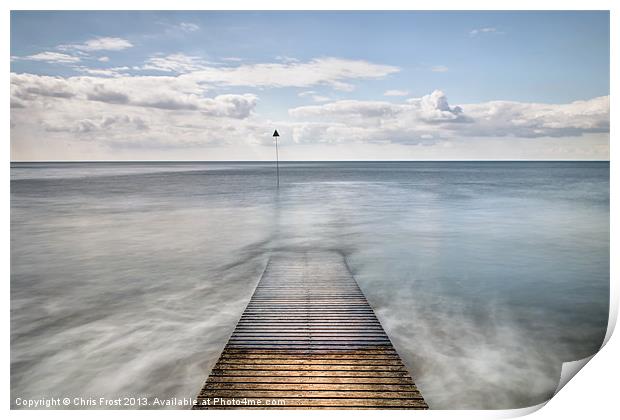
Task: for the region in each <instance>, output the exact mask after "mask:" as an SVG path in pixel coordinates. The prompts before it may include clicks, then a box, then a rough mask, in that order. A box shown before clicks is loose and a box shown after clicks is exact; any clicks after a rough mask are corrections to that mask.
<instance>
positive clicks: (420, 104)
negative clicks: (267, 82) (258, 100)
mask: <svg viewBox="0 0 620 420" xmlns="http://www.w3.org/2000/svg"><path fill="white" fill-rule="evenodd" d="M289 115H290V116H291V117H293V118H295V119H296V120H298V122H297V124H298V128H297V131H296V133H297V134H296V136H295V138H296V141H298V142H302V143H303V142H312V141H316V142H342V141H349V140H351V139H354V140H355V141H360V142H393V143H403V144H422V143H428V142H429V141H430V142H436V141H440V140H446V139H455V138H467V137H476V138H482V137H492V138H500V137H512V138H540V137H558V138H560V137H569V136H572V137H576V136H581V135H584V134H586V133H607V132H609V97H608V96H603V97H599V98H593V99H590V100H587V101H576V102H571V103H569V104H540V103H524V102H513V101H491V102H484V103H479V104H464V105H460V106H451V105H450V104H449V103H448V99H447V97H446V95H445V94H444V93H443V92H441V91H439V90H436V91H434V92H432V93H431V94H429V95H425V96H423V97H421V98H412V99H409V100H407V102H406V103H405V104H394V103H390V102H384V101H352V100H345V101H337V102H332V103H328V104H324V105H313V106H304V107H298V108H293V109H291V110H289ZM304 133H311V135H312V137H308V138H304Z"/></svg>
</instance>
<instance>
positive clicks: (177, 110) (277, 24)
mask: <svg viewBox="0 0 620 420" xmlns="http://www.w3.org/2000/svg"><path fill="white" fill-rule="evenodd" d="M97 40H99V41H97ZM11 57H12V60H11V71H12V73H13V76H12V104H13V103H15V107H14V108H13V109H12V121H11V123H12V153H13V156H12V157H13V158H14V159H30V158H31V159H39V158H45V156H46V152H45V151H44V150H43V149H44V147H43V146H41V145H37V143H36V142H35V141H34V140H33V139H32V138H31V137H33V136H34V135H35V134H36V133H42V132H45V133H47V135H48V136H49V137H50V139H52V138H62V142H64V143H63V144H65V143H67V142H68V143H71V144H72V145H73V146H75V147H73V149H72V151H71V152H69V151H68V150H67V153H66V156H67V158H73V157H75V158H86V157H90V158H93V159H97V158H99V157H100V158H105V159H114V158H115V157H117V158H119V159H123V158H128V157H131V158H141V156H142V155H141V153H142V154H143V155H144V156H145V158H161V156H169V157H171V158H173V159H175V158H179V159H183V158H184V156H186V155H187V154H193V153H195V152H196V151H197V150H200V151H203V152H204V153H206V154H207V158H210V157H212V158H214V159H224V158H226V156H228V155H230V159H234V158H235V157H239V156H240V155H239V150H242V149H243V146H244V143H243V142H244V140H243V139H239V142H238V143H235V144H230V141H231V140H226V141H223V140H222V139H220V138H213V139H211V138H203V140H201V141H192V140H191V139H190V137H189V136H190V135H191V133H184V134H185V135H187V137H183V139H184V141H182V142H179V144H176V145H175V144H174V141H173V140H172V139H171V138H168V139H166V138H163V137H162V136H163V134H161V133H160V134H154V133H155V131H154V130H153V128H154V127H156V126H157V127H161V126H162V125H163V124H168V125H170V124H177V125H178V126H190V125H193V126H195V125H196V124H197V121H198V120H199V119H202V120H204V119H209V121H208V122H205V124H206V125H205V126H204V127H203V128H204V129H207V128H209V129H214V128H215V127H221V128H222V129H226V128H227V127H231V126H232V125H234V124H235V119H236V120H237V121H236V122H237V123H238V126H243V127H244V128H243V130H241V129H240V131H239V135H240V136H241V135H243V136H246V137H248V138H250V140H249V144H250V145H251V146H248V147H249V148H250V149H252V153H250V154H249V155H248V154H243V153H242V155H243V156H241V158H250V159H251V158H256V159H263V158H265V159H266V158H269V155H268V152H267V147H266V146H269V139H268V138H267V137H266V135H265V133H266V132H267V131H269V130H270V129H271V126H272V125H278V126H281V127H282V131H283V134H284V135H286V134H288V135H289V137H290V139H291V140H292V141H291V142H290V149H288V152H290V156H291V157H292V158H296V159H297V158H304V157H306V156H307V157H308V158H315V157H316V156H321V155H323V154H324V152H325V151H327V152H329V155H330V157H333V158H338V157H341V158H356V156H355V154H353V155H351V152H350V150H351V147H349V148H348V149H346V150H347V153H341V152H342V151H343V150H345V149H344V148H345V147H347V143H349V145H350V144H354V146H352V147H353V148H354V149H356V150H358V151H360V153H359V158H369V157H372V156H374V155H375V154H376V155H377V156H378V158H396V157H397V156H401V155H402V153H403V150H405V149H407V150H408V151H409V152H411V156H410V157H411V158H416V153H417V151H420V150H422V151H423V152H424V153H422V155H423V156H421V157H420V158H427V157H428V158H436V159H439V158H442V157H443V156H444V155H442V153H446V147H445V146H446V144H450V145H452V146H451V147H452V148H454V145H457V146H459V147H461V148H464V149H471V146H472V145H474V144H477V147H479V148H480V150H481V151H482V149H485V150H488V149H489V146H488V144H487V143H488V142H489V141H494V143H492V148H493V149H494V150H496V152H495V153H496V154H497V158H510V157H511V156H513V157H515V158H517V157H520V156H521V155H523V153H522V152H524V151H526V152H527V150H526V149H529V150H530V152H528V153H529V154H528V153H525V155H523V156H526V157H527V156H530V155H531V157H532V158H535V156H536V155H537V154H539V153H543V152H544V153H545V156H546V157H547V158H553V153H552V152H551V150H555V149H558V147H559V148H560V149H561V148H562V147H563V146H566V145H570V147H569V148H572V149H574V150H573V152H572V153H573V154H574V156H572V157H573V158H588V156H586V155H588V153H589V152H591V151H594V150H595V149H596V152H595V153H594V155H596V156H594V155H591V156H590V157H592V158H594V157H599V158H601V157H602V158H605V154H607V156H608V142H609V139H608V137H609V133H608V125H609V117H608V112H609V111H608V109H609V100H608V95H609V14H608V13H607V12H473V11H471V12H445V11H443V12H13V13H12V15H11ZM227 70H233V72H228V71H227ZM265 72H266V73H267V74H265ZM269 74H271V75H272V76H273V77H274V78H276V79H279V80H268V79H269ZM17 75H21V76H20V77H17ZM41 76H51V77H53V78H54V79H50V78H41ZM313 76H315V77H313ZM132 78H134V80H135V79H136V78H141V79H143V80H142V81H141V82H140V83H142V84H143V85H142V88H141V89H143V90H144V89H146V90H153V91H154V90H155V89H158V88H159V86H162V85H163V84H165V83H170V86H169V89H168V90H167V91H166V92H161V94H158V96H157V100H154V99H153V98H145V97H143V96H144V91H142V92H136V93H135V94H134V92H133V91H131V89H132V83H131V80H132ZM296 78H299V79H300V80H299V81H295V79H296ZM99 79H101V80H99ZM111 79H114V80H111ZM173 79H174V80H173ZM187 80H191V86H190V85H188V83H189V82H187ZM13 82H14V83H13ZM149 83H151V84H149ZM42 84H45V85H46V86H48V85H50V86H52V85H53V86H54V88H58V86H59V84H66V86H65V88H63V89H66V92H69V91H70V92H71V94H69V93H66V92H65V93H58V92H56V93H54V92H51V93H50V92H48V93H46V94H40V95H39V94H36V95H38V96H39V97H38V98H35V97H34V96H33V95H34V94H33V92H35V91H36V89H39V90H40V89H41V85H42ZM13 85H14V86H13ZM33 85H36V86H37V88H36V89H33V88H32V86H33ZM85 85H88V86H90V88H92V89H95V88H96V89H99V90H98V92H99V93H101V92H102V89H104V87H105V89H107V91H106V94H109V93H110V92H113V93H114V94H116V95H117V96H116V97H122V98H123V100H122V101H118V100H111V99H109V98H113V97H114V95H112V96H110V95H108V96H106V97H105V98H104V96H105V95H103V96H102V95H99V96H97V95H94V94H92V92H90V93H89V91H87V90H85V89H88V88H86V87H85ZM29 86H30V87H29ZM63 86H64V85H63ZM151 86H152V87H151ZM184 89H187V90H184ZM172 91H175V92H178V93H179V94H180V95H185V96H183V97H178V98H172V97H170V95H171V93H170V92H172ZM435 92H439V93H435ZM20 94H21V96H19V95H20ZM119 94H120V96H119ZM136 95H137V96H136ZM140 95H142V96H140ZM166 95H167V96H166ZM134 96H135V98H134ZM425 97H427V99H426V100H425V99H424V98H425ZM601 97H603V98H604V97H607V102H605V100H604V99H603V100H601V99H600V98H601ZM93 98H95V99H93ZM102 98H103V99H102ZM106 98H108V99H106ZM162 98H164V99H162ZM217 98H219V99H217ZM595 98H599V99H598V100H597V102H596V103H589V102H588V104H586V105H583V106H582V105H579V106H574V105H573V106H571V107H570V109H569V108H557V109H556V108H553V107H544V106H542V104H552V105H562V106H569V105H570V104H572V103H575V101H591V100H593V99H595ZM13 99H15V100H14V101H13ZM448 100H449V102H447V101H448ZM63 101H64V102H63ZM93 101H95V102H97V104H94V103H91V102H93ZM162 101H163V102H162ZM239 101H241V102H243V104H241V105H239ZM429 101H430V102H429ZM494 101H504V102H506V103H511V104H512V103H514V104H517V105H507V104H502V113H506V112H508V111H507V110H508V108H510V113H511V117H510V118H506V119H504V120H502V121H497V122H496V123H494V124H493V127H494V129H495V130H496V131H495V132H492V131H491V130H490V128H489V124H490V123H489V124H487V125H485V124H486V123H485V122H484V121H486V119H488V118H487V117H485V116H486V115H487V114H488V113H489V112H490V111H489V109H490V108H489V107H493V106H494V105H488V104H492V103H493V102H494ZM121 102H122V103H121ZM444 102H445V104H444ZM179 103H182V104H183V106H175V105H174V104H177V105H178V104H179ZM190 103H191V104H190ZM233 103H234V104H236V105H234V106H235V107H237V108H235V109H234V110H230V107H231V106H232V105H230V104H233ZM386 103H387V104H386ZM162 104H165V105H162ZM171 104H172V105H171ZM483 104H487V106H486V108H485V106H484V105H483ZM527 104H530V105H531V104H534V105H532V106H533V107H534V108H532V106H530V107H529V108H528V107H527ZM27 105H28V106H27ZM95 105H97V106H98V107H97V108H96V109H95V107H94V106H95ZM104 105H105V108H104V107H103V106H104ZM467 105H471V106H467ZM428 106H430V107H431V108H432V107H434V108H432V109H431V108H428ZM605 106H606V107H607V108H605ZM140 107H141V108H142V109H140ZM239 107H242V108H239ZM320 107H322V108H320ZM425 107H426V108H425ZM442 107H443V108H442ZM592 107H595V108H596V110H595V111H593V110H592ZM601 107H602V108H601ZM28 108H30V109H29V111H27V109H28ZM147 108H148V109H147ZM224 108H226V109H227V110H228V111H226V112H224V111H222V110H223V109H224ZM457 108H459V109H461V111H458V110H457ZM496 108H497V107H495V108H493V109H496ZM62 109H64V112H69V113H71V117H70V116H69V115H61V114H59V113H61V112H62ZM190 109H193V110H194V111H196V113H197V115H194V116H193V117H192V116H188V115H185V114H187V112H188V111H189V110H190ZM567 109H569V110H568V111H566V110H567ZM360 110H361V111H360ZM33 112H34V115H36V117H37V118H36V121H35V122H34V123H30V126H28V127H25V126H24V125H25V124H26V120H25V118H24V119H22V120H21V121H20V115H19V114H20V113H23V114H24V115H30V116H32V115H33ZM429 112H430V113H431V114H432V115H431V114H429ZM541 112H542V113H543V114H544V118H543V119H545V121H544V123H542V125H541V126H540V127H535V128H534V129H531V130H530V131H529V132H528V131H527V130H525V128H524V127H530V128H531V127H533V126H535V125H536V123H535V122H528V123H525V122H524V119H526V118H533V119H534V120H536V119H538V120H540V115H541ZM605 112H607V122H606V124H605ZM442 113H443V114H442ZM493 113H494V114H493V115H497V112H496V111H493ZM514 113H516V114H514ZM593 113H595V114H596V116H597V118H595V121H594V120H587V121H586V120H584V118H586V117H587V116H588V115H591V114H593ZM82 114H83V115H82ZM575 114H578V115H577V117H578V118H577V119H579V121H580V123H579V124H572V125H571V123H568V122H567V120H568V119H575ZM102 115H104V116H102ZM561 115H564V116H566V115H570V118H564V119H562V118H561V117H560V116H561ZM105 116H107V117H109V118H113V119H116V120H118V121H125V122H126V121H133V120H132V118H133V119H135V120H136V121H140V122H139V123H135V124H133V125H134V126H135V127H133V128H131V129H132V130H137V129H138V128H140V126H142V130H143V131H144V133H143V136H139V135H137V134H136V133H133V134H136V135H135V136H133V134H132V135H131V136H129V137H132V138H134V137H135V139H134V140H131V141H109V138H110V137H111V136H110V135H109V134H110V130H114V129H115V126H114V125H113V124H112V123H110V124H108V125H107V126H105V130H104V129H103V128H104V126H102V124H103V123H102V121H103V119H102V118H105ZM334 116H335V117H334ZM338 116H339V117H338ZM82 117H83V118H82ZM147 117H148V118H147ZM197 117H201V118H197ZM97 118H99V120H97ZM76 119H77V121H78V122H79V121H82V122H83V124H82V126H79V125H75V124H74V125H71V121H73V120H76ZM147 119H148V121H147ZM231 119H232V120H231ZM559 119H562V120H561V121H560V120H559ZM216 120H217V121H216ZM370 120H373V121H374V122H373V123H374V125H372V124H371V123H369V121H370ZM388 120H389V121H388ZM386 121H387V122H386ZM510 121H518V122H519V125H518V126H514V124H513V125H510V124H511V123H510ZM74 122H75V121H74ZM456 122H462V123H463V125H462V126H461V127H467V131H468V132H467V133H465V134H463V135H461V134H459V133H460V132H462V131H463V130H460V129H459V127H457V126H456V125H455V124H456ZM91 123H92V124H91ZM89 124H90V125H91V128H92V130H90V131H88V129H87V128H85V127H86V126H88V125H89ZM304 124H305V125H304ZM262 125H265V126H267V125H269V127H268V128H265V130H264V131H263V130H261V129H258V128H257V127H261V126H262ZM478 125H479V126H480V127H478ZM563 125H565V127H564V126H563ZM474 126H476V129H473V128H472V127H474ZM63 127H64V128H65V129H64V130H63ZM144 127H148V129H146V128H144ZM346 127H352V131H351V132H350V135H348V133H347V132H346V130H345V128H346ZM129 128H130V127H128V126H127V124H125V126H123V125H122V124H120V125H118V126H117V127H116V129H117V130H119V133H122V130H127V129H129ZM552 129H553V130H552ZM398 130H400V131H398ZM97 131H99V132H97ZM147 131H148V133H147ZM173 131H174V130H171V133H170V136H171V137H174V136H175V134H174V133H173ZM379 132H386V133H389V134H388V135H386V136H387V137H386V138H380V136H379V134H378V133H379ZM119 133H117V135H116V137H115V138H116V139H117V140H118V138H119V136H122V134H119ZM304 133H306V134H307V133H311V135H306V136H304ZM330 133H331V134H330ZM177 134H178V133H177ZM61 136H62V137H61ZM104 137H106V138H108V141H107V142H106V140H105V139H104ZM177 137H178V136H177ZM465 137H467V138H468V139H469V140H470V142H469V143H468V144H465V143H463V141H464V140H463V139H464V138H465ZM498 138H499V139H500V140H501V141H504V142H505V143H504V145H505V146H506V147H505V151H506V156H503V155H502V152H501V150H502V147H499V146H498V144H497V141H495V140H493V139H498ZM533 138H539V140H540V141H539V142H538V143H536V142H535V141H532V139H533ZM561 138H566V141H565V142H564V143H558V142H560V141H561V140H560V139H561ZM252 139H253V140H252ZM315 139H316V141H315ZM283 140H284V139H283ZM519 140H520V141H521V142H520V143H519ZM580 140H581V142H580ZM50 141H51V140H50ZM132 142H133V143H135V142H138V143H139V144H133V145H132ZM227 142H228V143H229V144H228V146H227V145H226V143H227ZM550 142H551V143H553V144H551V143H550ZM68 143H67V144H68ZM93 143H97V145H96V146H94V145H93ZM532 143H534V144H532ZM149 144H150V146H149ZM380 145H383V146H384V147H383V148H380ZM605 145H607V148H606V149H605ZM57 146H58V145H56V147H55V149H56V152H54V153H55V154H56V155H57V154H58V153H60V152H58V151H57V149H58V147H57ZM261 146H262V147H263V148H264V149H265V150H262V149H261V148H260V147H261ZM284 146H285V147H286V146H287V144H286V141H285V143H284ZM295 146H298V147H297V149H295V148H294V147H295ZM543 146H544V148H543V149H544V150H543V149H541V147H543ZM47 147H48V148H51V146H50V145H48V146H47ZM451 147H448V149H450V148H451ZM227 148H228V149H227ZM457 148H458V147H457ZM564 148H566V147H564ZM575 148H577V149H579V150H577V149H575ZM33 149H36V150H33ZM78 149H79V150H82V152H79V153H78V152H76V150H78ZM430 149H434V150H435V151H434V152H433V153H430V154H429V150H430ZM145 150H146V151H147V152H146V153H145ZM216 150H217V153H216V152H215V151H216ZM226 150H228V151H229V152H228V153H226ZM321 150H323V152H322V151H321ZM364 150H365V151H364ZM378 150H380V153H378V152H377V151H378ZM390 150H391V151H390ZM414 150H417V151H416V152H413V151H414ZM567 150H568V149H567ZM567 150H564V151H561V152H559V153H558V155H557V157H558V158H567V156H568V155H570V153H568V155H567ZM285 152H286V149H285ZM453 152H455V151H454V150H452V151H449V152H448V154H447V155H445V156H447V158H458V156H459V154H458V152H455V153H456V154H454V155H453ZM76 153H77V154H76ZM80 153H81V154H80ZM201 153H202V152H201ZM451 153H452V154H451ZM549 153H551V155H549ZM468 154H469V155H471V150H469V151H468ZM56 155H50V157H49V158H50V159H53V158H56V157H57V156H56ZM469 155H468V156H465V155H463V156H462V157H463V158H472V157H473V158H475V154H474V155H471V156H469ZM517 155H519V156H517ZM59 156H60V157H62V153H60V155H59ZM392 156H394V157H392ZM521 157H522V156H521ZM569 157H570V156H569ZM480 158H492V156H491V157H489V156H487V155H485V154H484V153H482V154H481V155H480Z"/></svg>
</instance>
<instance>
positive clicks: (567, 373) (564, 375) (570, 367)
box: [553, 347, 602, 396]
mask: <svg viewBox="0 0 620 420" xmlns="http://www.w3.org/2000/svg"><path fill="white" fill-rule="evenodd" d="M601 348H602V347H601ZM599 351H600V349H599ZM595 354H596V353H594V354H593V355H591V356H588V357H584V358H583V359H579V360H573V361H572V362H564V363H562V372H561V373H560V382H559V383H558V386H557V388H556V389H555V392H554V393H553V395H554V396H555V395H556V394H557V393H558V392H560V390H561V389H562V388H564V385H566V384H567V383H568V381H570V380H571V379H573V377H574V376H575V375H576V374H577V372H579V371H580V370H581V369H582V368H583V367H584V366H585V365H586V364H587V363H588V362H589V361H590V360H592V358H593V357H594V356H595Z"/></svg>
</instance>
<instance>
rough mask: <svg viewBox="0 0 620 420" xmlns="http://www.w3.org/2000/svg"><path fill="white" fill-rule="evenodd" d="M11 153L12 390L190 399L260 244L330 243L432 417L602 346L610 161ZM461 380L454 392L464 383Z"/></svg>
mask: <svg viewBox="0 0 620 420" xmlns="http://www.w3.org/2000/svg"><path fill="white" fill-rule="evenodd" d="M274 181H275V179H274V172H273V168H272V167H271V165H267V164H242V163H222V164H212V163H210V164H206V163H145V164H136V163H126V164H119V163H105V164H93V163H88V164H85V163H84V164H27V165H26V164H13V165H12V168H11V264H12V267H11V397H12V403H13V402H14V399H15V398H16V397H22V398H41V397H53V396H61V397H64V396H84V397H96V398H98V397H100V396H105V397H117V396H149V397H155V396H156V397H160V398H170V397H178V398H183V397H193V396H194V395H195V394H196V393H197V391H198V390H199V389H200V387H201V385H202V382H203V381H204V379H205V377H206V376H207V375H208V373H209V370H210V368H211V367H212V366H213V364H214V363H215V361H216V360H217V357H218V356H219V352H220V351H221V349H222V348H223V346H224V344H225V343H226V341H227V338H228V335H229V334H230V333H231V332H232V330H233V328H234V326H235V323H236V321H237V319H238V317H239V316H240V315H241V312H242V311H243V309H244V307H245V305H246V303H247V301H248V300H249V298H250V296H251V295H252V292H253V289H254V287H255V285H256V283H257V282H258V280H259V277H260V274H261V273H262V270H263V268H264V266H265V263H266V261H267V260H268V258H269V255H270V253H271V252H273V251H275V250H280V249H285V250H287V251H291V250H293V251H294V250H296V249H298V250H306V249H313V250H321V249H330V250H337V251H339V252H342V253H343V254H345V255H346V257H347V261H348V264H349V266H350V267H351V269H352V270H353V271H354V274H355V276H356V278H357V280H358V282H359V283H360V286H361V287H362V289H363V291H364V292H365V293H366V295H367V297H368V300H369V301H370V303H371V304H372V305H373V306H374V307H375V309H376V311H377V315H378V317H379V318H380V320H381V321H382V323H383V325H384V327H385V329H386V331H387V332H388V334H389V335H390V337H391V339H392V341H393V343H394V345H395V346H396V348H397V350H398V351H399V353H400V354H401V356H402V357H403V359H404V361H405V363H406V364H408V366H409V367H410V368H411V370H412V371H413V374H414V377H415V379H416V382H417V384H418V385H419V387H420V388H421V390H422V392H423V394H424V397H425V398H426V400H427V402H428V403H429V405H430V406H431V408H516V407H523V406H527V405H532V404H536V403H539V402H542V401H543V400H545V399H547V398H548V397H549V396H550V395H552V392H553V390H554V389H555V387H556V384H557V381H558V379H559V374H560V369H561V362H563V361H568V360H574V359H579V358H582V357H585V356H587V355H589V354H591V353H593V352H594V351H596V350H597V349H598V347H599V346H600V344H601V342H602V339H603V337H604V334H605V329H606V323H607V311H608V298H609V164H608V163H606V162H604V163H603V162H591V163H576V162H560V163H549V162H537V163H534V162H530V163H524V162H502V163H474V162H469V163H465V162H452V163H430V162H429V163H289V164H285V165H282V167H281V187H280V189H279V190H276V189H275V188H274ZM465 390H467V392H465Z"/></svg>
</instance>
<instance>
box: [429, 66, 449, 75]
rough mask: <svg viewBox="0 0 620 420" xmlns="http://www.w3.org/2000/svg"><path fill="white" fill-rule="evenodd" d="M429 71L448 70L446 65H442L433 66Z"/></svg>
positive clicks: (442, 71)
mask: <svg viewBox="0 0 620 420" xmlns="http://www.w3.org/2000/svg"><path fill="white" fill-rule="evenodd" d="M431 71H432V72H435V73H445V72H447V71H448V67H446V66H442V65H439V66H433V67H431Z"/></svg>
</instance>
